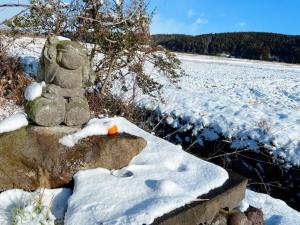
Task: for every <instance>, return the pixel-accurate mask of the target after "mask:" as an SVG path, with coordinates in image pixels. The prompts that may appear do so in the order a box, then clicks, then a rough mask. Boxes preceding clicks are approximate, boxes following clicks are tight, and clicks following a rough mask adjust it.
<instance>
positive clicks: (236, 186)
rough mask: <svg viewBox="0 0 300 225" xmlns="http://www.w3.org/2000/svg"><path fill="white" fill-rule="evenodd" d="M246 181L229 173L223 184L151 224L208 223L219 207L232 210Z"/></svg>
mask: <svg viewBox="0 0 300 225" xmlns="http://www.w3.org/2000/svg"><path fill="white" fill-rule="evenodd" d="M247 182H248V180H247V179H246V178H244V177H242V176H240V175H238V174H235V173H230V174H229V179H228V180H227V181H226V183H225V184H224V185H222V186H221V187H219V188H216V189H214V190H212V191H210V192H209V193H207V194H205V195H202V196H200V197H198V200H199V201H195V202H193V203H190V204H188V205H185V206H184V207H181V208H179V209H176V210H174V211H172V212H170V213H168V214H166V215H164V216H162V217H160V218H157V219H156V220H155V221H154V223H153V224H152V225H199V224H203V225H204V224H210V223H211V222H212V220H213V219H214V218H215V216H216V215H217V214H218V212H219V211H220V209H224V208H227V209H228V210H232V209H233V208H235V207H236V206H237V205H238V204H239V203H240V201H241V200H242V199H244V196H245V191H246V186H247Z"/></svg>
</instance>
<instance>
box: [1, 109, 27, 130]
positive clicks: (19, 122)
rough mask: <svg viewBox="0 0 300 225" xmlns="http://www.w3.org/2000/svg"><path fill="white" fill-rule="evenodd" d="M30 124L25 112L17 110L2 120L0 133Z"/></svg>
mask: <svg viewBox="0 0 300 225" xmlns="http://www.w3.org/2000/svg"><path fill="white" fill-rule="evenodd" d="M27 125H28V120H27V118H26V115H25V114H24V113H23V112H17V113H15V114H13V115H10V116H8V117H6V118H5V119H3V120H1V121H0V134H1V133H6V132H11V131H14V130H18V129H20V128H22V127H25V126H27Z"/></svg>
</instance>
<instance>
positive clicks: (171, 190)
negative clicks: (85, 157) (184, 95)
mask: <svg viewBox="0 0 300 225" xmlns="http://www.w3.org/2000/svg"><path fill="white" fill-rule="evenodd" d="M96 121H97V122H98V123H103V122H113V123H115V124H117V126H118V127H119V130H120V131H124V132H127V133H130V134H133V135H136V136H139V137H142V138H144V139H145V140H146V141H147V146H146V147H145V148H144V149H143V150H142V152H141V153H140V154H139V155H137V156H136V157H135V158H133V159H132V161H131V162H130V164H129V165H128V166H127V167H125V168H122V169H121V170H115V171H110V170H107V169H103V168H97V169H92V170H85V171H79V172H78V173H77V174H75V176H74V180H75V187H74V192H73V195H72V196H71V198H70V199H69V203H68V204H69V207H68V210H67V213H66V215H65V225H74V224H84V225H94V224H103V225H112V224H114V225H117V224H120V225H121V224H122V225H129V224H131V225H136V224H151V223H152V222H153V221H154V219H155V218H158V217H160V216H162V215H164V214H166V213H168V212H170V211H172V210H174V209H176V208H179V207H181V206H184V205H185V204H187V203H190V202H192V201H194V200H196V199H197V197H198V196H200V195H202V194H205V193H207V192H209V191H210V190H212V189H214V188H217V187H219V186H221V185H222V184H223V183H224V182H225V181H226V180H227V179H228V174H227V172H226V171H225V170H224V169H223V168H221V167H219V166H216V165H213V164H211V163H209V162H206V161H203V160H201V159H199V158H196V157H194V156H192V155H190V154H188V153H186V152H184V151H183V150H182V148H181V147H179V146H176V145H173V144H171V143H169V142H167V141H165V140H163V139H160V138H158V137H155V136H153V135H151V134H149V133H147V132H145V131H143V130H142V129H140V128H138V127H136V126H135V125H133V124H132V123H130V122H129V121H127V120H126V119H124V118H119V117H118V118H112V119H94V120H93V122H92V123H96Z"/></svg>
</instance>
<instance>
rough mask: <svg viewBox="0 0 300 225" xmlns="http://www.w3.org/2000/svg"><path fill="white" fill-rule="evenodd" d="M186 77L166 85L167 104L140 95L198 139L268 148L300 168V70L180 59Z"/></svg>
mask: <svg viewBox="0 0 300 225" xmlns="http://www.w3.org/2000/svg"><path fill="white" fill-rule="evenodd" d="M178 57H179V58H180V59H181V61H182V66H183V68H184V69H185V72H186V74H187V75H186V76H184V77H182V78H181V79H180V81H179V83H178V84H177V86H178V87H179V89H178V88H177V87H176V86H175V85H171V84H170V83H169V82H168V81H166V80H163V79H161V76H160V74H158V73H157V72H156V71H155V70H152V71H151V68H150V67H148V68H147V69H148V70H149V72H150V73H151V74H152V75H153V77H154V78H155V79H156V80H157V81H158V82H160V83H161V84H163V88H162V90H161V92H162V96H163V98H164V103H161V102H159V101H156V100H153V99H152V98H150V97H149V96H139V99H138V101H139V103H140V104H141V105H143V106H144V107H146V108H150V109H153V110H155V111H156V112H158V113H160V114H162V115H168V118H167V120H166V121H167V123H168V124H169V125H171V126H172V127H174V128H179V129H180V130H179V132H180V131H187V130H189V129H191V130H192V132H193V134H194V135H195V136H197V137H198V142H199V143H201V141H202V140H203V139H208V140H214V139H217V138H219V137H222V138H225V139H227V140H229V141H231V147H232V148H251V149H253V150H258V148H259V147H260V146H263V147H265V148H267V149H269V150H270V153H272V154H273V155H274V157H276V158H282V159H284V161H285V162H286V166H289V165H291V164H293V165H296V166H300V66H299V65H289V64H280V63H267V62H258V61H250V60H238V59H223V58H217V57H208V56H193V55H187V54H178Z"/></svg>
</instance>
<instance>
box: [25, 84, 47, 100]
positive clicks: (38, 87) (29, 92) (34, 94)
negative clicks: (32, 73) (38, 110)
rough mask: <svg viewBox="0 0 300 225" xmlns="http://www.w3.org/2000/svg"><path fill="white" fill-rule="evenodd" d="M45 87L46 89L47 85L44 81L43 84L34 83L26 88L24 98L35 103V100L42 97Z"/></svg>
mask: <svg viewBox="0 0 300 225" xmlns="http://www.w3.org/2000/svg"><path fill="white" fill-rule="evenodd" d="M43 87H46V83H45V82H44V81H43V82H41V83H38V82H33V83H32V84H30V85H29V86H27V87H26V89H25V92H24V97H25V99H26V100H27V101H33V100H34V99H36V98H38V97H40V96H42V93H43Z"/></svg>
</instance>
